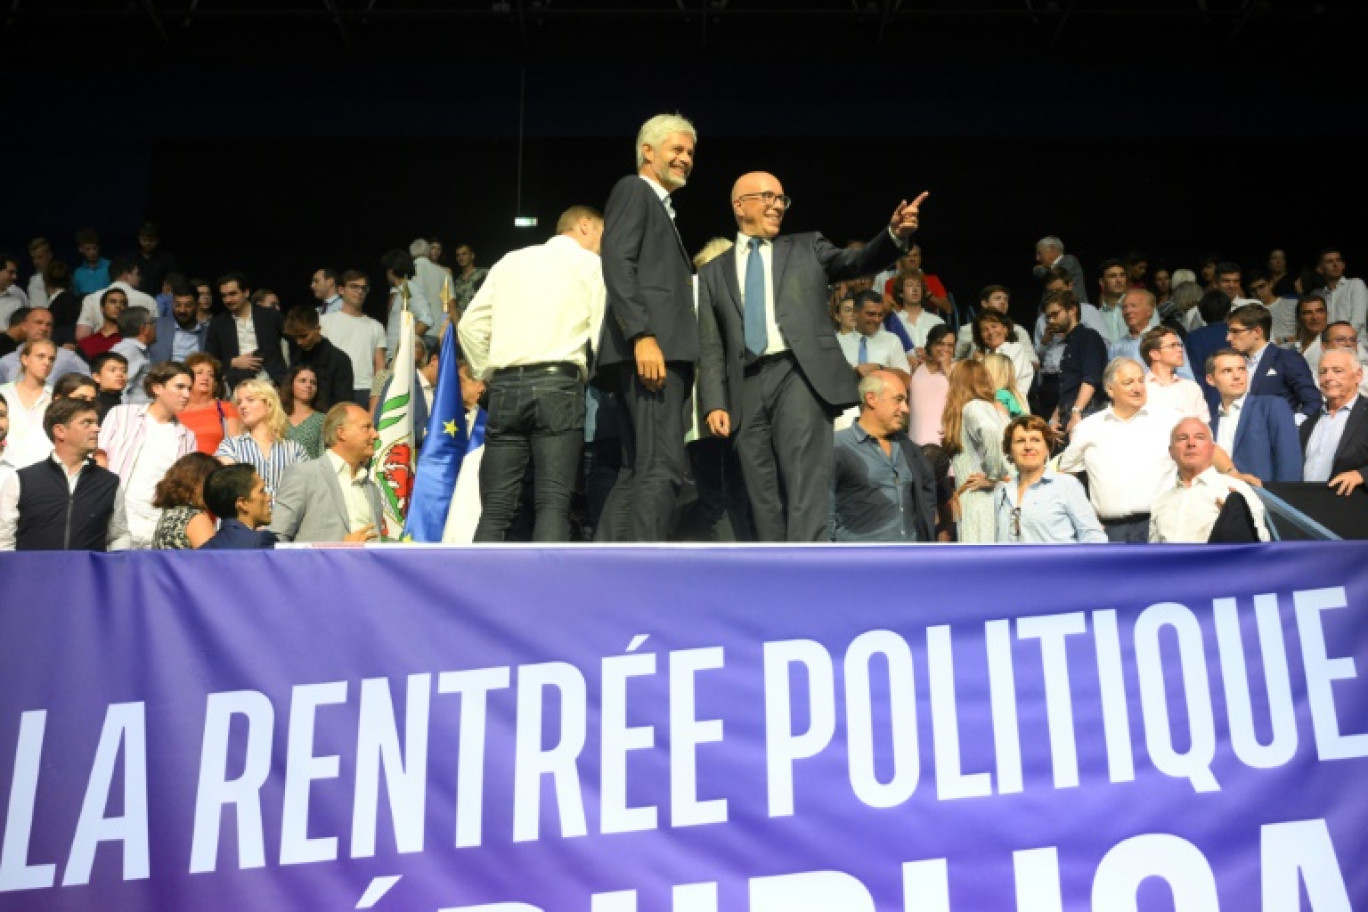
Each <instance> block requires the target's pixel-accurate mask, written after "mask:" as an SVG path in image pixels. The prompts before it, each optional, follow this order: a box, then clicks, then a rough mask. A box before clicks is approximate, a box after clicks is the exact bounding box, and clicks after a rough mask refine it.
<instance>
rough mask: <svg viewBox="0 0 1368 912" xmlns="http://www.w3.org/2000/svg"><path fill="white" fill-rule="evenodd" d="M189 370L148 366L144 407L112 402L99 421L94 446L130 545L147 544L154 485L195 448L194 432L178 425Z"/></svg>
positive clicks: (155, 513) (157, 515)
mask: <svg viewBox="0 0 1368 912" xmlns="http://www.w3.org/2000/svg"><path fill="white" fill-rule="evenodd" d="M190 379H191V378H190V368H188V367H186V366H185V365H184V364H181V363H179V362H176V361H163V362H162V363H161V364H154V365H152V368H151V369H150V370H149V371H148V372H147V378H146V379H145V380H144V381H143V389H144V391H145V392H146V393H147V396H148V399H149V401H148V402H147V403H146V404H145V405H132V404H127V405H116V406H115V407H114V408H112V409H110V410H109V411H108V412H107V413H106V414H105V417H104V422H103V423H102V424H101V425H100V449H102V450H104V451H105V454H106V455H107V457H108V459H109V468H110V469H111V470H112V471H113V472H114V473H115V474H116V475H118V476H119V481H120V484H121V486H122V489H123V491H124V509H125V510H126V511H127V515H128V519H127V524H128V531H129V535H130V537H131V547H133V548H150V547H152V536H153V535H155V534H156V531H157V521H158V520H159V519H161V510H160V509H158V508H157V507H154V506H153V505H152V499H153V497H154V495H155V493H156V489H157V483H158V482H159V481H161V480H162V478H163V477H165V475H166V472H167V470H168V469H170V468H171V466H172V465H173V464H174V463H175V462H176V460H177V459H180V458H181V457H182V456H184V455H186V454H187V453H192V452H194V450H195V435H194V433H193V432H192V431H191V430H190V429H189V428H188V427H186V426H185V425H183V424H181V423H180V419H179V417H178V416H179V415H180V413H181V411H182V410H183V409H184V408H185V404H186V403H187V402H189V401H190Z"/></svg>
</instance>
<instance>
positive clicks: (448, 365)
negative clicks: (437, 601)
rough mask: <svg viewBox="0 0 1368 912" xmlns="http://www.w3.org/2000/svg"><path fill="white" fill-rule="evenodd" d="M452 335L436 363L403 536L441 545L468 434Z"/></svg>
mask: <svg viewBox="0 0 1368 912" xmlns="http://www.w3.org/2000/svg"><path fill="white" fill-rule="evenodd" d="M457 360H458V355H457V352H456V334H455V332H454V331H452V332H448V333H447V337H446V339H445V340H444V341H443V343H442V351H441V355H440V356H439V360H438V364H437V387H436V389H434V390H433V395H432V412H431V413H430V414H429V415H428V425H427V434H426V435H425V436H424V438H423V451H422V453H421V454H420V455H419V457H418V471H417V474H416V477H415V478H414V482H413V495H412V497H411V498H410V501H409V511H408V522H407V523H406V524H405V526H404V538H406V539H410V540H412V541H420V542H439V541H441V540H442V530H443V528H445V526H446V516H447V510H448V508H450V506H451V494H452V491H454V490H455V489H456V476H457V475H459V474H460V473H461V462H462V461H463V460H464V459H465V454H466V449H467V448H468V446H469V443H470V435H469V432H468V430H467V428H466V423H465V405H464V404H463V403H462V401H461V374H460V371H459V370H458V369H457Z"/></svg>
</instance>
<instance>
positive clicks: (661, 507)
mask: <svg viewBox="0 0 1368 912" xmlns="http://www.w3.org/2000/svg"><path fill="white" fill-rule="evenodd" d="M696 141H697V134H696V133H695V131H694V127H693V124H691V123H689V121H687V120H685V119H684V118H683V117H680V116H678V115H674V114H660V115H657V116H656V117H652V118H651V119H650V120H648V121H646V123H644V124H643V125H642V127H641V130H640V131H639V132H638V133H637V173H636V174H629V175H628V176H626V177H624V178H622V179H621V180H619V181H618V182H617V184H616V185H615V186H614V187H613V191H612V193H611V194H609V196H608V204H607V205H606V206H604V210H603V215H604V226H603V241H602V246H601V258H602V261H603V284H604V288H605V290H606V291H607V302H606V311H607V312H606V313H605V315H604V320H603V333H602V337H601V338H600V339H599V344H598V347H597V351H596V352H595V354H596V359H595V368H594V382H595V383H596V384H597V385H598V386H600V387H602V388H603V389H605V390H608V391H611V392H614V393H616V394H617V395H618V396H619V399H620V404H621V405H622V406H624V408H623V409H621V410H620V411H619V414H621V415H623V417H624V418H625V419H626V420H625V421H624V422H623V428H622V470H621V472H620V473H619V475H618V480H617V482H616V483H615V484H614V485H613V490H612V493H610V494H609V495H608V500H607V503H606V504H605V505H604V511H603V517H602V519H601V520H600V522H599V525H598V529H597V530H596V537H597V538H598V539H599V540H600V541H665V540H666V538H667V537H668V536H669V532H670V519H671V517H672V516H673V514H674V507H675V498H676V495H677V494H678V492H679V489H680V487H681V486H682V485H683V484H684V477H685V466H686V459H685V453H684V434H685V431H686V430H687V428H686V427H685V423H684V412H685V409H684V402H685V400H686V399H687V398H688V396H689V393H690V392H691V390H692V389H693V374H694V363H695V362H696V361H697V360H698V320H697V317H696V316H695V314H694V295H693V262H692V260H691V259H690V257H689V252H688V250H687V249H685V247H684V241H683V240H682V239H681V238H680V236H679V232H678V230H676V228H675V224H674V206H673V205H672V204H671V203H670V194H671V193H672V192H674V191H675V190H678V189H679V188H680V187H683V186H684V184H685V183H686V182H687V181H688V178H689V175H690V174H691V173H692V172H693V154H694V144H695V142H696Z"/></svg>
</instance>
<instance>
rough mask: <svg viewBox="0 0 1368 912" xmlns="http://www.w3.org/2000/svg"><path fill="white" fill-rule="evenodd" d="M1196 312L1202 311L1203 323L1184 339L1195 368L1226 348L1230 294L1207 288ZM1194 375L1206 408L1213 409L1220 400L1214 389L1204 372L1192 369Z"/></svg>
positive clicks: (1228, 329)
mask: <svg viewBox="0 0 1368 912" xmlns="http://www.w3.org/2000/svg"><path fill="white" fill-rule="evenodd" d="M1197 312H1198V313H1199V314H1201V316H1202V322H1203V323H1205V324H1206V325H1205V326H1201V327H1198V328H1197V329H1194V330H1193V331H1192V332H1190V333H1188V335H1187V339H1186V340H1184V342H1183V344H1184V345H1185V346H1187V353H1188V360H1189V361H1190V362H1191V363H1192V365H1193V366H1194V368H1195V367H1198V366H1204V365H1205V364H1206V363H1207V358H1210V357H1211V356H1212V355H1213V354H1215V353H1216V352H1217V351H1219V350H1220V349H1223V348H1228V347H1229V345H1230V343H1228V342H1226V336H1227V335H1228V334H1229V332H1230V327H1228V326H1226V317H1228V316H1230V296H1229V295H1227V294H1226V293H1225V292H1224V291H1219V290H1215V289H1213V290H1211V291H1208V292H1206V293H1205V294H1203V295H1202V300H1201V301H1199V302H1198V304H1197ZM1193 375H1194V378H1195V379H1196V380H1197V385H1198V386H1200V387H1201V388H1202V395H1204V396H1206V401H1207V407H1208V408H1210V409H1211V411H1213V412H1215V411H1216V407H1217V406H1218V405H1220V403H1221V399H1220V397H1219V396H1218V395H1217V394H1216V390H1215V388H1214V387H1212V385H1211V384H1210V383H1208V382H1207V378H1206V371H1205V370H1194V371H1193Z"/></svg>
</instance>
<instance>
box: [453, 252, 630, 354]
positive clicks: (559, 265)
mask: <svg viewBox="0 0 1368 912" xmlns="http://www.w3.org/2000/svg"><path fill="white" fill-rule="evenodd" d="M605 297H606V292H605V290H604V286H603V268H602V266H601V264H600V262H599V258H598V256H597V255H595V254H594V253H593V252H592V251H589V250H585V249H584V248H583V247H581V246H580V245H579V244H578V243H576V241H575V240H574V239H573V238H571V237H568V236H566V235H563V234H561V235H556V236H555V237H553V238H551V240H549V241H547V242H546V243H545V244H537V245H536V246H533V247H524V248H523V249H521V250H515V251H513V252H512V253H510V254H508V255H506V256H505V257H504V258H503V259H501V260H499V262H497V263H495V264H494V266H493V267H492V268H491V269H490V270H489V275H488V276H487V277H486V278H485V281H484V284H483V285H481V286H480V290H479V291H478V292H476V294H475V297H474V299H473V300H472V301H471V302H470V304H469V305H468V306H467V307H466V310H465V313H464V314H462V316H461V322H460V323H458V324H457V327H456V331H457V333H458V334H459V336H460V339H461V353H462V354H464V355H465V358H466V363H467V364H469V365H470V372H471V373H472V374H473V375H474V376H475V377H476V378H478V379H480V380H488V379H489V378H490V377H492V376H493V374H494V372H495V371H497V370H501V369H503V368H505V367H516V366H519V365H527V364H545V363H556V362H569V363H571V364H574V365H575V366H576V367H578V368H579V371H580V375H581V376H582V377H587V376H588V370H587V365H586V363H585V354H584V352H585V344H586V343H589V342H597V341H598V334H599V327H600V326H601V325H602V323H603V308H604V299H605Z"/></svg>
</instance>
